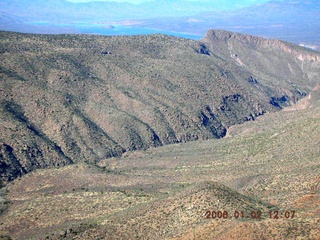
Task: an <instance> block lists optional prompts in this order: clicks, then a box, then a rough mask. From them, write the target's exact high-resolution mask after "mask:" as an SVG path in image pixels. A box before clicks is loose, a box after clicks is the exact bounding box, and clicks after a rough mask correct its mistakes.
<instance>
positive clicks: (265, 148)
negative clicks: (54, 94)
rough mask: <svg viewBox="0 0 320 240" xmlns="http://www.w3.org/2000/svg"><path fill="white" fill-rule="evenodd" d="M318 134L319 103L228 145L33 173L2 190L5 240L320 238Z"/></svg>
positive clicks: (266, 120)
mask: <svg viewBox="0 0 320 240" xmlns="http://www.w3.org/2000/svg"><path fill="white" fill-rule="evenodd" d="M312 96H315V95H314V94H313V95H312ZM312 96H311V99H313V97H312ZM319 126H320V107H319V102H316V101H313V104H312V105H311V108H309V107H308V108H305V109H302V110H291V111H282V112H274V113H268V114H266V115H264V116H261V117H259V118H258V119H257V121H254V122H246V123H244V124H241V125H236V126H232V127H231V128H229V131H228V132H230V133H229V137H227V138H223V139H211V140H206V141H194V142H188V143H178V144H172V145H167V146H162V147H158V148H150V149H147V150H143V151H135V152H128V153H126V154H124V155H123V156H122V157H114V158H111V159H105V160H102V161H100V162H99V166H100V167H98V166H94V165H88V164H79V163H78V164H72V165H69V166H66V167H61V168H57V169H44V170H36V171H33V172H31V173H28V174H27V175H25V176H23V177H21V178H19V179H16V180H15V181H13V182H12V183H10V184H9V185H8V186H7V188H6V189H5V190H6V195H5V197H6V200H4V205H5V206H6V209H4V210H3V211H4V213H3V214H2V215H1V216H0V237H1V236H2V237H3V238H5V236H6V237H9V236H10V237H12V238H13V239H29V238H31V237H32V238H33V239H45V238H47V239H121V238H122V239H136V238H137V239H248V240H251V239H252V240H253V239H318V238H319V236H320V228H319V225H320V220H319V219H320V209H319V206H320V178H319V177H320V175H319V173H320V158H319V156H320V148H319V144H320V142H319V139H320V138H319V136H320V128H319ZM208 211H210V214H211V215H210V216H211V217H212V212H213V211H215V212H216V213H217V214H218V212H219V211H221V212H222V213H223V212H227V214H228V216H226V213H225V215H221V216H220V218H219V217H215V218H214V219H212V218H207V216H209V214H208V213H207V212H208ZM259 211H260V212H261V215H260V213H259ZM270 211H271V217H270ZM276 211H278V215H276ZM237 212H238V213H239V215H237ZM258 215H259V216H260V218H259V217H258ZM214 216H215V215H214Z"/></svg>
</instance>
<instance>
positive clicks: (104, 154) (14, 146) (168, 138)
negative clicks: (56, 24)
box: [0, 30, 320, 182]
mask: <svg viewBox="0 0 320 240" xmlns="http://www.w3.org/2000/svg"><path fill="white" fill-rule="evenodd" d="M0 54H1V60H0V76H1V82H0V86H1V87H0V91H1V94H0V130H1V135H0V166H1V168H0V176H1V180H2V181H3V182H7V181H10V180H13V179H15V178H17V177H18V176H21V175H23V174H25V173H27V172H30V171H32V170H34V169H38V168H48V167H55V166H63V165H66V164H70V163H78V162H87V163H99V162H100V161H101V160H103V159H106V158H110V157H117V156H121V155H122V154H123V153H124V152H128V151H132V150H145V149H148V148H150V147H158V146H162V145H166V144H171V143H181V142H187V141H194V140H206V139H211V138H222V137H224V136H225V135H226V132H227V129H228V128H229V127H230V126H233V125H235V124H239V123H243V122H245V121H249V120H254V119H256V118H257V117H258V116H260V115H263V114H265V113H267V112H274V111H278V110H281V109H282V108H283V107H285V106H289V105H292V104H294V103H295V102H297V101H298V100H300V99H302V98H303V97H305V96H306V95H307V94H309V93H310V91H311V90H312V89H313V88H314V87H315V85H316V83H317V82H318V81H319V75H320V62H319V53H317V52H314V51H311V50H307V49H305V48H302V47H299V46H296V45H293V44H290V43H286V42H281V41H278V40H267V39H262V38H258V37H252V36H247V35H242V34H235V33H230V32H225V31H213V30H210V31H208V33H207V35H206V36H205V38H204V39H202V40H201V41H193V40H186V39H182V38H175V37H170V36H165V35H150V36H130V37H129V36H117V37H105V36H89V35H32V34H18V33H10V32H1V33H0Z"/></svg>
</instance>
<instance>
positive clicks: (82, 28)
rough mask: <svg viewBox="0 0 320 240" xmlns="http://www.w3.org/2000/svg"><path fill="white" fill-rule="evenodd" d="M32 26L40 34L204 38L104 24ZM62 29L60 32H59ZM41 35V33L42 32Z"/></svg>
mask: <svg viewBox="0 0 320 240" xmlns="http://www.w3.org/2000/svg"><path fill="white" fill-rule="evenodd" d="M29 24H30V25H32V26H34V27H37V29H38V31H37V32H38V33H39V28H40V29H43V31H44V32H43V33H48V32H50V29H51V28H52V29H54V31H53V32H55V33H56V32H60V33H81V34H99V35H106V36H113V35H147V34H159V33H160V34H167V35H171V36H176V37H182V38H187V39H193V40H199V39H201V38H202V37H203V36H199V35H194V34H190V33H181V32H173V31H165V30H158V29H152V28H142V27H135V26H123V25H113V26H107V25H103V24H85V23H79V24H50V23H47V22H32V23H29ZM59 29H60V31H59ZM40 33H41V32H40Z"/></svg>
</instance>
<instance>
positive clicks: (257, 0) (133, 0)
mask: <svg viewBox="0 0 320 240" xmlns="http://www.w3.org/2000/svg"><path fill="white" fill-rule="evenodd" d="M67 1H69V2H92V1H101V2H129V3H134V4H139V3H143V2H151V1H154V0H67ZM188 1H192V2H210V0H188ZM216 2H232V3H234V4H237V3H239V4H241V3H242V2H243V1H241V0H220V1H216ZM246 2H251V3H252V4H256V3H264V2H268V0H246Z"/></svg>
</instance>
